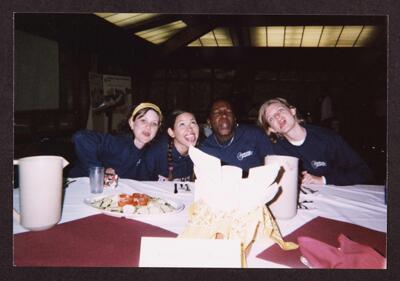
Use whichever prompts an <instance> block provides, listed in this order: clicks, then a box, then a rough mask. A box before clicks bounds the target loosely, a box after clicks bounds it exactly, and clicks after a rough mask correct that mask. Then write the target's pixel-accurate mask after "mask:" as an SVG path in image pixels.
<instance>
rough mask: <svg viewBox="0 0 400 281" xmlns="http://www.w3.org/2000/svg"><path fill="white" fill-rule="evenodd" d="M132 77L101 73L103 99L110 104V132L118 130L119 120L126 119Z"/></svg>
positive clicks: (129, 105) (129, 102)
mask: <svg viewBox="0 0 400 281" xmlns="http://www.w3.org/2000/svg"><path fill="white" fill-rule="evenodd" d="M131 92H132V79H131V77H129V76H119V75H109V74H104V75H103V93H104V101H105V102H106V103H109V104H111V105H112V112H111V113H112V116H111V118H112V128H111V132H115V131H118V127H119V125H120V124H121V122H124V121H125V120H126V117H127V116H128V114H129V110H130V108H131V105H132V97H131ZM106 122H108V120H106Z"/></svg>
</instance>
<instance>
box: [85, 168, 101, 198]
mask: <svg viewBox="0 0 400 281" xmlns="http://www.w3.org/2000/svg"><path fill="white" fill-rule="evenodd" d="M89 179H90V192H91V193H102V192H103V189H104V167H90V168H89Z"/></svg>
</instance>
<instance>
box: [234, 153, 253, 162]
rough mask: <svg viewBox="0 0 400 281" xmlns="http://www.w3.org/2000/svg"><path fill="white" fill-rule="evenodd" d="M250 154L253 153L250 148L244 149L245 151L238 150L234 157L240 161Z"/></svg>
mask: <svg viewBox="0 0 400 281" xmlns="http://www.w3.org/2000/svg"><path fill="white" fill-rule="evenodd" d="M251 155H253V151H251V150H249V151H246V152H238V154H237V155H236V158H237V159H238V160H239V161H242V160H243V159H244V158H246V157H249V156H251Z"/></svg>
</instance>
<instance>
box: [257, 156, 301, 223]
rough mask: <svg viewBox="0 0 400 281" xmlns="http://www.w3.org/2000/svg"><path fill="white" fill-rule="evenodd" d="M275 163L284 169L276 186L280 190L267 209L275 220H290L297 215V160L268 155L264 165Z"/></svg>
mask: <svg viewBox="0 0 400 281" xmlns="http://www.w3.org/2000/svg"><path fill="white" fill-rule="evenodd" d="M271 163H277V164H279V165H281V167H282V168H283V169H284V172H283V174H282V177H281V179H280V181H279V182H278V185H279V186H280V187H281V188H282V191H281V192H278V195H277V197H276V198H275V199H274V200H272V201H271V202H270V203H269V204H268V207H269V209H270V211H271V212H272V215H273V216H274V217H275V218H276V219H291V218H293V217H294V216H296V214H297V203H298V184H299V174H298V171H299V167H298V163H299V159H298V158H296V157H291V156H281V155H268V156H266V157H265V164H266V165H268V164H271Z"/></svg>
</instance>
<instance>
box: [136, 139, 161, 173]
mask: <svg viewBox="0 0 400 281" xmlns="http://www.w3.org/2000/svg"><path fill="white" fill-rule="evenodd" d="M157 166H158V165H157V148H156V146H155V145H152V146H150V147H149V148H148V149H147V150H146V151H145V152H144V153H143V155H142V158H141V160H140V163H139V165H138V166H137V168H138V179H139V180H142V181H157V180H158V175H157V171H158V168H157Z"/></svg>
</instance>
